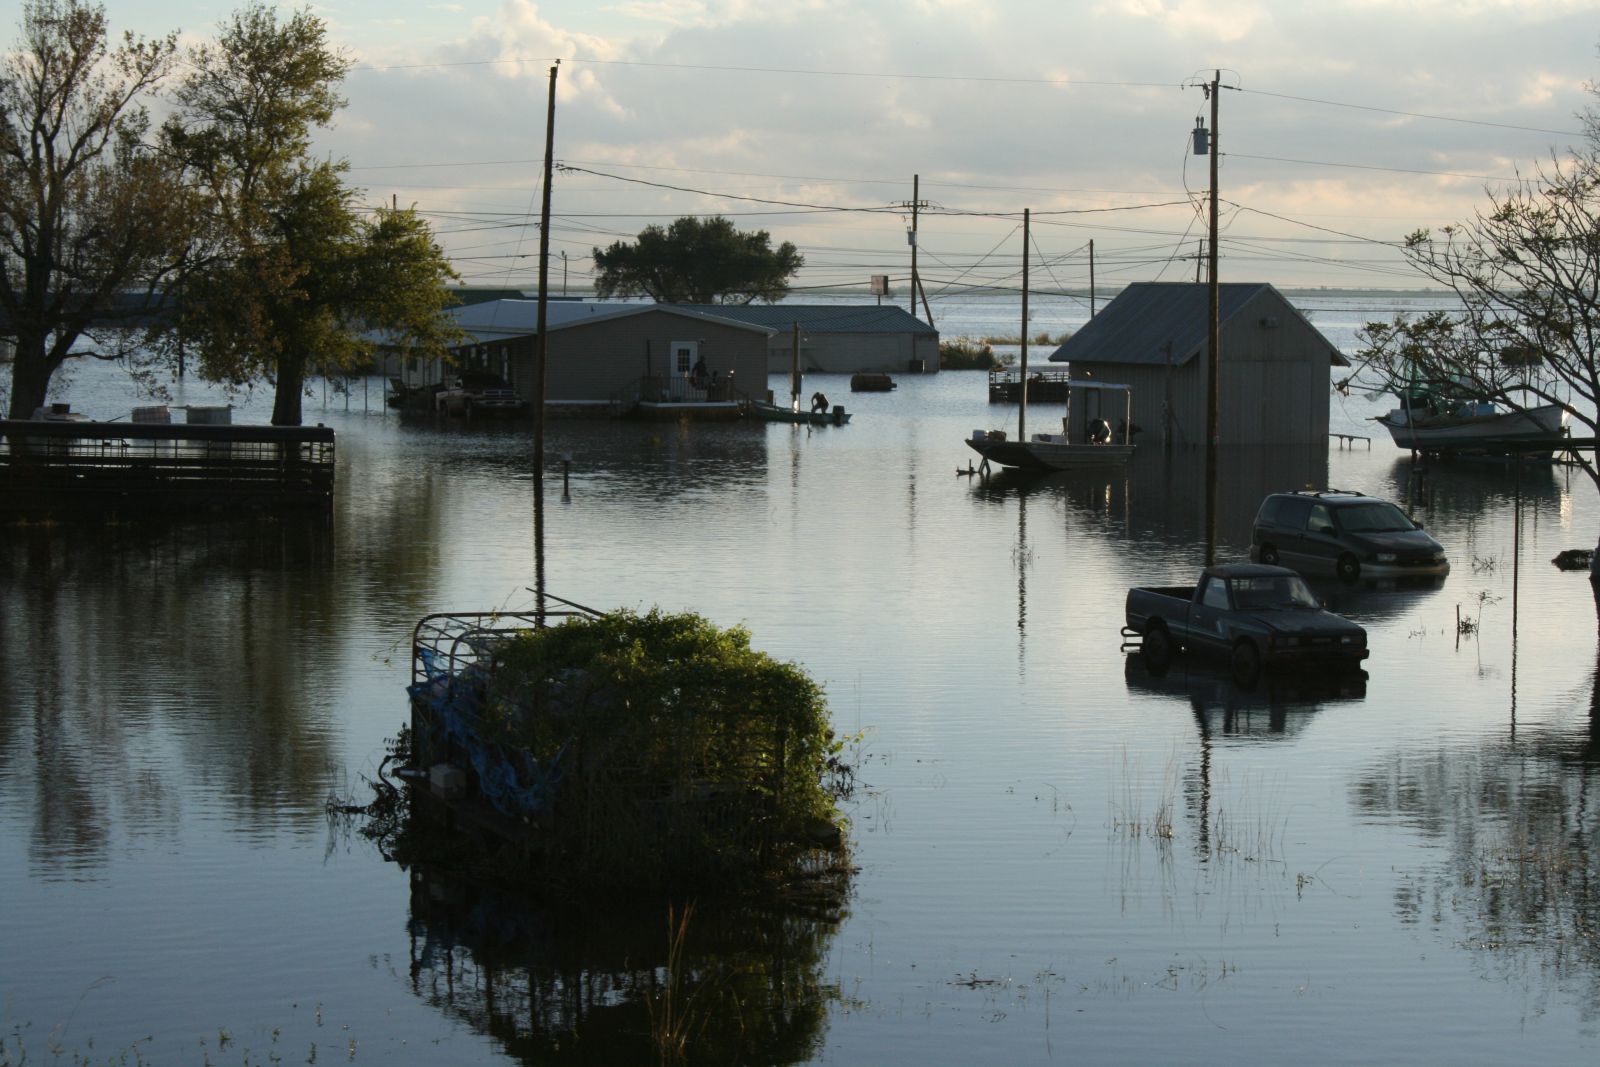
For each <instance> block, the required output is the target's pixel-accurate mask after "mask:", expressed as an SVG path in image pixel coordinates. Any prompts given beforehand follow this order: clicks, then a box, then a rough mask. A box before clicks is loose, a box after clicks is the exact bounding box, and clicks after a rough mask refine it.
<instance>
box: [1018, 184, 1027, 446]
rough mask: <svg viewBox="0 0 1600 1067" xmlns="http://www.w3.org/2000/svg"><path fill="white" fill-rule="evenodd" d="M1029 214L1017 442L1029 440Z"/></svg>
mask: <svg viewBox="0 0 1600 1067" xmlns="http://www.w3.org/2000/svg"><path fill="white" fill-rule="evenodd" d="M1028 214H1029V209H1028V208H1023V209H1022V381H1021V382H1020V383H1019V384H1020V385H1021V388H1020V390H1019V396H1020V397H1021V399H1020V400H1019V401H1018V404H1017V440H1018V441H1021V442H1023V443H1027V440H1028Z"/></svg>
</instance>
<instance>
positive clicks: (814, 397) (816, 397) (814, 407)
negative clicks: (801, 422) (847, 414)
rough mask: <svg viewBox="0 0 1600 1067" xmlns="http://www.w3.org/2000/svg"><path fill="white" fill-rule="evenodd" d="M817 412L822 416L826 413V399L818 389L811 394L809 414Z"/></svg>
mask: <svg viewBox="0 0 1600 1067" xmlns="http://www.w3.org/2000/svg"><path fill="white" fill-rule="evenodd" d="M819 411H820V412H823V413H824V414H826V413H827V411H828V398H827V397H826V396H824V395H823V394H822V390H820V389H819V390H817V391H816V392H815V393H812V394H811V413H812V414H816V413H817V412H819Z"/></svg>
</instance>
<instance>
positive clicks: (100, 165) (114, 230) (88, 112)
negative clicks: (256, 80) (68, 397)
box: [0, 0, 191, 418]
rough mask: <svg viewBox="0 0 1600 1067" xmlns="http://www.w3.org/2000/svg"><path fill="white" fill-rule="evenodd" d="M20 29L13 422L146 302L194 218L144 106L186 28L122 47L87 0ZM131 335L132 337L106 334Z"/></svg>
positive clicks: (7, 313) (42, 2) (4, 100)
mask: <svg viewBox="0 0 1600 1067" xmlns="http://www.w3.org/2000/svg"><path fill="white" fill-rule="evenodd" d="M20 36H21V39H20V42H19V44H18V46H17V47H16V48H15V49H14V50H12V51H11V52H9V53H8V54H7V55H6V57H5V59H4V60H3V61H0V259H3V261H4V268H5V269H4V271H3V275H0V320H3V322H0V336H4V337H6V338H8V339H10V340H11V341H13V342H14V343H15V346H16V353H15V362H14V363H13V365H12V368H11V403H10V415H11V417H12V418H28V417H30V416H31V415H32V413H33V411H34V409H35V408H37V407H39V406H40V405H41V404H43V403H44V401H45V396H46V393H47V391H48V389H49V387H50V380H51V378H52V377H53V376H54V375H55V373H56V372H57V371H58V370H60V369H61V367H62V366H63V365H64V364H65V363H66V361H67V360H68V359H69V358H73V357H77V356H83V355H87V354H88V352H87V351H85V350H82V349H80V348H79V347H78V346H79V343H80V342H81V341H83V340H84V339H85V338H86V337H87V338H94V336H95V332H96V331H97V330H98V328H99V327H107V326H110V327H115V326H117V325H118V324H119V322H120V324H121V325H124V326H125V325H127V324H129V323H130V322H132V321H133V318H132V316H134V315H136V314H138V313H140V312H141V311H142V310H144V309H145V306H146V305H148V303H149V300H150V294H151V293H152V291H153V288H152V287H153V286H154V285H155V284H156V282H157V281H158V280H159V279H160V278H161V277H162V276H163V275H164V273H165V272H166V271H167V270H168V269H169V268H170V267H171V265H172V264H173V262H174V260H175V256H176V253H175V249H177V248H179V247H181V246H182V243H183V239H184V227H185V226H186V224H187V222H186V220H187V219H188V218H189V217H190V214H191V212H190V211H189V209H188V205H187V204H186V199H185V196H184V194H183V193H182V191H181V190H180V189H179V188H178V187H177V185H176V175H175V173H174V171H173V168H172V167H171V166H170V164H169V163H168V162H167V161H166V160H164V159H163V158H162V157H161V156H160V155H159V154H157V153H153V152H149V151H146V150H144V146H143V144H142V139H143V137H144V135H145V133H146V131H147V129H148V126H149V118H148V115H147V113H146V111H145V108H144V107H143V106H142V105H141V104H140V103H139V101H140V99H141V98H142V97H144V96H145V95H147V94H148V93H150V92H151V91H152V90H153V89H155V87H156V86H157V84H158V83H159V82H160V81H161V79H162V78H163V76H164V75H165V74H166V73H167V71H168V68H169V67H170V66H171V63H172V60H173V56H174V52H175V49H176V44H175V36H174V35H168V36H167V37H163V38H159V39H156V40H144V39H141V38H135V37H133V36H132V35H131V34H129V35H125V36H124V38H123V40H122V43H121V44H120V45H118V46H117V47H115V48H113V47H111V45H110V43H109V41H108V33H107V29H106V17H105V10H104V9H103V8H101V7H98V6H89V5H86V4H83V3H80V2H79V0H31V2H29V3H26V4H24V5H23V9H22V20H21V35H20ZM141 293H142V294H143V298H142V299H139V298H138V297H139V294H141ZM130 298H132V299H130ZM119 336H120V337H121V338H122V339H124V340H125V339H126V338H127V336H128V335H127V334H126V333H125V332H124V331H116V330H107V331H105V332H104V333H103V334H102V335H101V338H100V339H101V340H103V341H110V340H114V339H117V338H118V337H119ZM100 351H101V352H102V354H104V347H103V346H102V347H101V348H100Z"/></svg>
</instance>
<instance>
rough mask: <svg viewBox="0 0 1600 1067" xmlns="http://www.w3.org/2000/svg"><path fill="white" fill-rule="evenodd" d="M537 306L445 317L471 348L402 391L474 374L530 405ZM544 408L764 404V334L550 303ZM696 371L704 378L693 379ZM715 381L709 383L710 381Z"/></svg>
mask: <svg viewBox="0 0 1600 1067" xmlns="http://www.w3.org/2000/svg"><path fill="white" fill-rule="evenodd" d="M538 308H539V305H538V301H537V300H519V299H509V300H493V301H488V302H484V303H479V304H471V305H467V306H465V307H457V308H453V309H451V314H452V315H453V316H454V317H455V319H456V321H457V322H458V323H459V324H460V325H461V327H462V329H464V330H465V331H466V332H467V333H468V335H469V336H470V337H471V340H470V341H469V342H467V343H466V344H463V345H459V346H457V347H456V348H454V349H452V350H451V351H452V354H453V355H454V356H455V361H456V362H455V366H454V367H452V368H451V369H450V370H449V371H448V372H447V371H445V369H444V368H442V367H440V366H438V365H437V364H436V363H434V364H432V365H429V366H423V365H417V366H414V367H408V369H407V373H406V375H405V379H404V381H405V384H406V385H407V386H410V387H417V386H423V385H432V384H435V383H437V382H439V381H440V380H442V378H443V377H445V376H446V374H454V373H460V372H461V371H463V370H468V369H479V370H485V371H488V372H491V373H493V374H497V375H499V376H500V377H501V378H504V379H505V380H506V381H507V382H508V383H509V384H510V385H511V387H512V388H513V389H515V390H516V391H517V392H518V394H520V395H521V396H523V397H524V398H527V399H530V400H531V399H532V397H531V395H530V390H531V388H532V384H533V378H534V358H535V355H536V352H537V341H538ZM545 322H546V328H547V329H548V331H549V335H550V336H549V343H548V344H547V346H546V351H545V402H546V404H547V405H548V406H551V407H571V408H583V407H595V408H602V407H617V406H624V407H626V406H631V405H633V404H634V403H636V402H639V401H645V402H649V403H659V402H669V403H670V402H679V403H702V404H703V403H707V402H712V403H717V402H725V403H736V402H738V401H740V400H742V399H744V398H746V397H755V398H757V399H764V398H765V395H766V389H767V366H766V346H767V337H768V335H769V334H770V332H771V331H769V330H767V329H765V328H763V327H760V326H754V325H751V324H749V323H745V322H738V321H734V320H732V319H728V318H723V317H720V316H717V315H715V314H711V313H709V312H705V311H700V310H697V309H693V308H683V307H675V306H671V305H665V304H624V303H599V302H592V301H554V300H552V301H550V302H549V303H548V304H547V305H546V309H545ZM702 364H703V367H704V372H705V377H704V378H701V377H700V376H698V375H696V374H695V369H696V367H697V366H700V365H702ZM713 378H714V384H712V379H713Z"/></svg>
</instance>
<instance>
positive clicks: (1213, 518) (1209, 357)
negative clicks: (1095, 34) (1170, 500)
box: [1206, 70, 1222, 567]
mask: <svg viewBox="0 0 1600 1067" xmlns="http://www.w3.org/2000/svg"><path fill="white" fill-rule="evenodd" d="M1206 95H1207V96H1209V97H1211V243H1210V246H1209V247H1207V248H1206V257H1207V266H1208V267H1209V268H1210V271H1211V278H1210V300H1209V303H1210V305H1211V308H1210V313H1209V316H1208V318H1207V320H1206V394H1207V395H1206V523H1207V537H1206V566H1208V567H1209V566H1211V565H1212V564H1214V563H1216V561H1217V388H1218V384H1217V383H1218V379H1219V377H1220V368H1219V367H1218V364H1219V363H1220V362H1221V361H1222V344H1221V342H1222V318H1221V310H1220V308H1221V303H1222V301H1221V294H1222V290H1221V285H1220V284H1219V279H1218V276H1217V158H1218V156H1219V155H1220V154H1221V153H1220V152H1219V150H1218V144H1219V139H1218V137H1217V98H1218V97H1219V96H1221V95H1222V71H1220V70H1218V71H1214V72H1213V73H1212V77H1211V85H1210V87H1209V88H1208V89H1207V90H1206Z"/></svg>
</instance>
